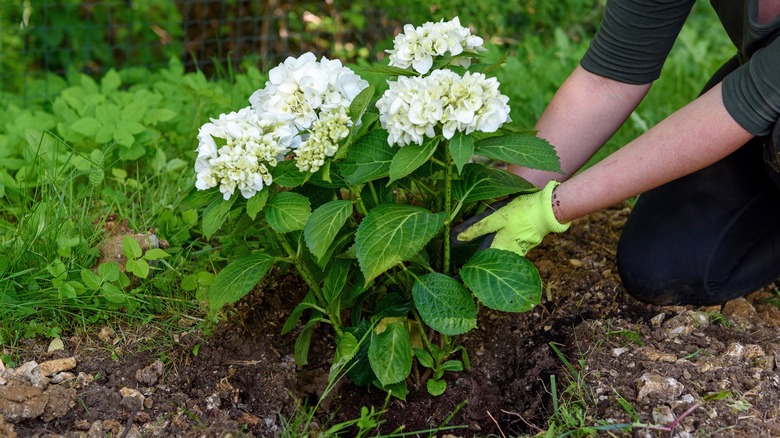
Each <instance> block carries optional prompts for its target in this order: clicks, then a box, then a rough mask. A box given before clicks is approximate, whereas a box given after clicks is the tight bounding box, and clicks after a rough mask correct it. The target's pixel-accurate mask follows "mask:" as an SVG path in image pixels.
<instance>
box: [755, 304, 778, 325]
mask: <svg viewBox="0 0 780 438" xmlns="http://www.w3.org/2000/svg"><path fill="white" fill-rule="evenodd" d="M754 307H755V309H756V312H757V313H758V317H759V318H761V321H763V322H764V324H766V325H768V326H770V327H774V328H780V308H778V307H777V306H775V305H774V304H770V303H758V304H755V305H754Z"/></svg>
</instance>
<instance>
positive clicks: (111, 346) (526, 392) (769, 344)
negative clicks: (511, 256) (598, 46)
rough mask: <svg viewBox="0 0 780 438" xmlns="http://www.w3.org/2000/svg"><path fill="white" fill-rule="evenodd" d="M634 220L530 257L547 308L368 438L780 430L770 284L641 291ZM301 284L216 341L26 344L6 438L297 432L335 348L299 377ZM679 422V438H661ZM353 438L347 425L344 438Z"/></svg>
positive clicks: (377, 398)
mask: <svg viewBox="0 0 780 438" xmlns="http://www.w3.org/2000/svg"><path fill="white" fill-rule="evenodd" d="M627 213H628V208H623V207H615V208H611V209H607V210H605V211H603V212H600V213H597V214H593V215H590V216H588V217H586V218H584V219H581V220H578V221H577V222H575V224H574V225H573V226H572V227H571V229H570V231H569V232H567V233H564V234H562V235H555V236H549V237H548V238H547V239H546V240H545V242H544V243H543V244H542V245H541V246H540V247H538V248H536V249H534V250H533V251H532V252H531V253H529V254H528V258H529V259H530V260H532V261H533V262H534V264H535V265H536V266H537V267H538V268H539V271H540V273H541V275H542V279H543V281H544V288H545V289H544V293H543V297H542V303H541V305H540V306H537V307H536V309H534V311H532V312H528V313H520V314H507V313H501V312H493V311H490V310H489V309H483V311H482V312H480V314H479V322H478V328H477V329H475V330H472V331H471V332H469V333H468V334H466V335H463V336H461V338H460V339H461V342H462V343H463V344H464V345H465V346H466V348H467V350H468V352H469V357H470V360H471V369H470V370H468V371H463V372H457V373H449V374H447V375H446V377H445V379H446V380H447V381H448V389H447V391H446V392H445V394H444V395H442V396H439V397H432V396H430V395H429V394H428V392H427V391H426V390H425V386H424V382H423V381H416V379H415V377H416V374H415V372H414V371H413V372H412V377H411V382H410V384H409V388H410V391H409V394H408V396H407V399H406V400H405V401H402V400H399V399H390V400H389V401H388V402H387V405H386V412H384V413H383V414H382V415H381V416H375V417H374V418H375V419H376V418H378V419H379V421H380V422H381V424H379V425H378V426H377V427H376V429H374V430H372V431H371V433H370V434H377V433H382V434H390V433H392V432H394V431H395V432H397V431H399V428H403V429H402V430H403V432H407V433H408V432H411V431H423V430H429V429H436V428H441V427H442V426H461V427H459V428H457V429H452V430H446V431H445V430H443V429H442V430H441V431H440V432H438V435H439V436H442V435H443V434H445V433H450V434H453V435H456V436H521V435H535V434H542V433H543V432H544V431H546V430H550V431H551V432H552V431H553V429H551V428H552V427H554V433H552V435H558V434H560V433H565V432H567V431H573V430H577V429H578V428H579V432H582V433H583V434H584V433H585V432H588V429H587V428H588V427H590V428H591V429H590V431H591V432H592V433H593V434H597V433H603V432H604V431H610V432H612V433H614V434H615V435H617V436H621V435H626V436H670V435H673V436H689V435H695V436H753V437H757V436H780V420H779V419H778V416H780V412H779V410H780V408H778V406H780V369H779V368H778V366H780V309H779V308H778V307H777V306H776V304H777V300H778V295H777V292H776V291H775V290H774V288H770V289H769V290H766V291H762V292H759V293H756V294H753V295H752V296H750V297H748V299H747V300H735V301H733V302H730V303H727V305H725V306H722V307H721V306H717V307H710V308H705V309H699V308H693V307H658V306H650V305H646V304H643V303H640V302H638V301H636V300H634V299H632V298H631V297H629V296H628V295H627V294H626V293H625V292H624V290H623V288H622V286H621V284H620V280H619V277H618V275H617V272H616V269H615V246H616V243H617V237H618V235H619V231H620V229H621V227H622V224H623V223H624V221H625V218H626V216H627ZM304 288H305V285H304V283H303V282H302V281H300V280H299V279H297V278H295V277H292V276H288V275H286V274H282V273H278V272H277V273H272V274H269V275H268V276H267V278H266V280H264V281H263V282H262V283H261V285H259V287H258V288H256V289H255V290H254V291H253V292H252V293H251V294H249V295H248V296H246V297H245V298H244V299H243V300H241V301H240V302H239V303H237V304H236V305H235V306H234V307H233V309H231V310H230V311H229V312H228V314H229V315H231V316H230V318H229V320H228V321H225V322H223V323H221V324H220V325H219V326H218V327H217V328H216V330H215V332H214V333H213V334H211V335H209V336H206V335H204V334H203V333H201V332H199V331H196V330H191V331H188V329H187V327H188V326H190V325H192V324H193V321H190V320H186V319H185V320H182V321H181V324H180V326H181V327H182V332H181V333H179V334H176V335H173V336H172V335H171V334H170V332H167V331H166V332H163V331H160V330H158V329H156V328H154V326H153V325H150V326H148V327H139V328H135V329H123V330H121V329H117V328H114V329H109V328H107V327H106V328H104V329H103V330H102V331H101V332H100V333H99V334H94V335H85V334H82V335H75V336H71V337H68V338H65V339H64V341H65V342H64V349H60V350H56V351H54V352H51V353H46V349H47V347H48V345H46V344H43V343H40V342H33V341H30V342H29V343H24V344H22V345H20V348H21V349H22V350H20V351H18V352H15V353H16V354H17V356H18V357H19V358H20V360H19V362H18V363H17V364H15V365H16V368H15V369H11V368H7V369H6V370H5V371H2V372H0V373H1V374H0V376H5V377H4V379H2V380H0V413H2V415H0V436H13V434H14V433H15V434H17V435H18V436H20V437H27V436H34V435H38V436H68V437H70V436H105V435H111V436H127V437H129V436H183V437H188V436H207V437H210V436H225V435H226V434H228V433H230V434H233V436H275V435H281V434H282V432H283V430H286V432H287V433H290V432H292V431H293V430H294V426H292V425H291V424H290V422H293V423H294V422H296V421H300V420H301V419H302V418H305V413H306V412H307V410H306V408H305V407H309V408H311V407H313V406H315V405H316V404H317V403H318V401H320V400H321V398H322V392H323V391H324V390H325V388H326V385H327V376H328V371H329V368H330V363H328V362H327V361H328V360H329V358H331V357H332V356H333V352H332V351H330V349H332V346H333V344H334V342H333V340H332V339H330V334H329V333H328V332H327V329H326V328H325V327H321V328H320V329H318V332H317V333H316V335H315V336H314V338H313V339H314V342H313V344H312V352H311V354H310V356H309V357H310V362H311V363H310V364H309V365H307V366H305V367H303V368H300V367H297V366H296V365H295V362H294V360H293V348H294V342H295V333H291V334H288V335H285V336H281V335H280V334H279V333H280V330H281V327H282V324H283V322H284V320H285V318H286V317H287V315H288V314H289V313H290V311H291V310H292V309H293V308H294V307H295V305H296V304H297V303H298V302H300V300H301V298H302V296H303V294H304V292H305V289H304ZM772 300H774V304H773V302H772ZM326 350H327V351H326ZM71 358H73V359H75V360H74V361H71V360H70V359H71ZM57 359H65V361H64V362H62V361H61V362H58V363H65V364H66V365H63V369H62V373H65V374H59V377H57V376H58V374H57V373H56V372H55V373H48V376H43V379H39V380H37V381H32V377H31V376H33V377H35V376H38V373H39V371H40V370H39V371H38V372H36V371H35V370H36V369H38V368H41V367H37V368H36V367H34V366H31V365H29V364H28V365H27V368H26V369H25V368H24V366H25V365H24V363H25V362H27V361H33V360H34V361H36V362H37V363H38V364H42V363H45V362H49V363H50V364H51V363H52V362H50V361H54V360H57ZM158 361H159V362H158ZM67 364H72V365H74V366H72V367H71V366H70V365H67ZM161 365H162V366H161ZM25 370H26V371H25ZM25 373H27V374H25ZM68 373H69V374H68ZM44 374H46V373H44ZM57 379H62V382H61V383H55V382H56V381H57ZM417 385H422V386H417ZM553 394H555V397H554V396H553ZM385 399H386V397H385V393H384V392H382V391H380V390H378V389H375V388H365V387H355V386H354V385H352V384H351V383H350V382H348V381H342V382H341V383H339V384H337V385H336V387H335V388H334V389H333V391H332V392H331V393H330V395H329V396H328V397H326V398H324V399H322V400H321V402H320V404H319V408H318V409H317V411H316V413H315V415H314V417H313V422H312V423H311V424H308V425H306V427H307V429H306V430H307V431H308V432H314V431H316V430H325V429H327V428H328V427H330V426H333V425H335V424H338V423H341V422H345V421H348V420H352V419H355V418H358V417H360V416H361V408H362V407H369V408H370V407H374V408H375V409H376V410H377V411H379V410H381V409H382V408H383V406H385ZM24 408H27V409H26V410H25V409H24ZM285 423H287V425H286V426H285ZM627 423H634V424H635V427H633V428H628V427H627V426H625V424H627ZM638 423H642V424H643V425H644V426H641V427H640V426H637V424H638ZM671 424H674V429H673V431H672V434H670V433H669V431H668V430H661V429H663V428H667V429H668V428H669V427H668V426H669V425H671ZM645 426H651V427H645ZM597 428H600V429H597ZM356 434H357V429H356V428H354V427H353V428H351V429H347V431H346V432H345V433H344V436H354V435H356ZM420 436H428V433H425V432H423V433H420Z"/></svg>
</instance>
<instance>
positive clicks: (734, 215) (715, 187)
mask: <svg viewBox="0 0 780 438" xmlns="http://www.w3.org/2000/svg"><path fill="white" fill-rule="evenodd" d="M694 2H695V0H679V1H676V0H665V1H664V0H610V1H609V2H608V3H607V9H606V12H605V16H604V21H603V23H602V27H601V28H600V29H599V32H598V34H597V35H596V37H595V38H594V40H593V42H592V43H591V47H590V49H589V50H588V53H587V54H586V55H585V57H584V58H583V60H582V66H583V68H585V69H586V70H588V71H591V72H593V73H596V74H599V75H602V76H605V77H609V78H612V79H615V80H618V81H621V82H625V83H632V84H643V83H649V82H652V81H653V80H655V79H657V78H658V75H659V74H660V71H661V67H662V66H663V62H664V60H665V59H666V56H667V55H668V53H669V50H670V49H671V47H672V44H673V43H674V40H675V39H676V38H677V35H678V33H679V31H680V28H681V26H682V24H683V23H684V21H685V19H686V18H687V16H688V13H689V12H690V9H691V7H692V6H693V3H694ZM711 3H712V4H713V7H714V8H715V10H716V11H717V13H718V15H719V17H720V18H721V22H722V23H723V25H724V27H725V28H726V30H727V32H728V34H729V36H730V37H731V39H732V41H733V42H734V44H735V45H736V46H737V48H738V53H737V55H736V56H735V57H734V59H732V60H730V61H729V62H727V63H726V64H725V65H724V66H723V67H722V68H721V69H720V70H718V72H717V73H716V74H715V75H714V76H713V78H712V79H711V80H710V82H709V83H708V84H707V86H706V87H705V91H706V90H707V89H709V88H711V87H713V86H715V85H716V84H717V83H718V82H721V81H722V82H723V87H722V89H723V99H724V103H725V105H726V109H727V110H728V111H729V114H730V115H731V116H732V117H734V119H735V120H736V121H737V122H738V123H739V124H740V125H741V126H742V127H743V128H745V129H746V130H748V131H749V132H751V133H753V134H755V135H757V136H758V137H756V138H754V139H753V140H752V141H750V142H748V143H747V144H746V145H744V146H743V147H742V148H740V149H739V150H737V151H736V152H734V153H733V154H731V155H729V156H728V157H726V158H724V159H723V160H721V161H719V162H717V163H715V164H713V165H711V166H709V167H707V168H705V169H702V170H700V171H698V172H695V173H693V174H691V175H688V176H685V177H683V178H680V179H678V180H675V181H672V182H670V183H668V184H665V185H663V186H661V187H658V188H656V189H653V190H650V191H648V192H647V193H644V194H642V195H641V196H640V197H639V199H638V200H637V203H636V205H635V206H634V208H633V210H632V212H631V215H630V216H629V218H628V221H627V222H626V225H625V227H624V229H623V234H622V235H621V238H620V242H619V243H618V250H617V259H618V271H619V273H620V276H621V279H622V280H623V284H624V285H625V287H626V289H627V290H628V292H629V293H630V294H631V295H633V296H635V297H636V298H638V299H640V300H643V301H647V302H650V303H654V304H697V305H705V304H717V303H722V302H724V301H727V300H729V299H733V298H737V297H740V296H743V295H745V294H747V293H750V292H752V291H755V290H757V289H759V288H761V287H762V286H765V285H767V284H769V283H771V282H772V281H774V280H775V279H777V278H778V277H779V276H780V189H779V188H778V187H780V185H777V184H775V181H773V178H776V180H777V181H778V182H780V172H778V170H779V169H780V160H779V159H778V154H777V150H778V148H780V144H777V143H779V142H780V140H775V143H772V141H771V138H772V135H771V132H772V130H773V129H774V131H775V138H776V139H777V138H780V122H778V117H780V38H778V35H780V17H776V18H775V19H774V20H772V21H771V22H770V23H767V24H764V25H759V24H757V22H756V18H755V17H756V12H757V1H756V0H742V1H734V0H731V1H730V0H712V1H711Z"/></svg>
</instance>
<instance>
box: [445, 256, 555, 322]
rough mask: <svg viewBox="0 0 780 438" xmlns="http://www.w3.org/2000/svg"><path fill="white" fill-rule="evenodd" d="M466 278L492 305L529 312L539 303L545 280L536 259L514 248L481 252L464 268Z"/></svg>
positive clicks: (485, 302)
mask: <svg viewBox="0 0 780 438" xmlns="http://www.w3.org/2000/svg"><path fill="white" fill-rule="evenodd" d="M460 276H461V278H463V282H464V283H465V284H466V286H468V288H469V289H471V291H472V292H474V295H476V297H477V299H478V300H479V301H481V302H482V303H483V304H484V305H485V306H487V307H490V308H491V309H495V310H501V311H504V312H526V311H528V310H531V309H533V308H534V306H536V305H537V304H539V301H540V300H541V296H542V280H541V278H540V277H539V272H538V271H537V270H536V267H535V266H534V265H533V263H531V262H529V261H528V260H527V259H526V258H525V257H522V256H520V255H518V254H515V253H513V252H511V251H504V250H500V249H494V248H488V249H485V250H482V251H479V252H477V253H476V254H475V255H474V257H472V258H471V260H469V261H468V263H466V264H465V265H464V266H463V268H462V269H461V270H460Z"/></svg>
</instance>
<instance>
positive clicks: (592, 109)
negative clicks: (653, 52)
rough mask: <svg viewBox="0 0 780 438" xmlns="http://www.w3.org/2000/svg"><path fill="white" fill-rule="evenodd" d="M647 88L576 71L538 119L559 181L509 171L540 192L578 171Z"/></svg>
mask: <svg viewBox="0 0 780 438" xmlns="http://www.w3.org/2000/svg"><path fill="white" fill-rule="evenodd" d="M649 88H650V85H649V84H647V85H629V84H623V83H620V82H617V81H613V80H610V79H606V78H603V77H601V76H597V75H595V74H593V73H590V72H588V71H586V70H585V69H583V68H582V67H580V66H578V67H577V68H576V69H575V70H574V72H572V74H571V75H570V76H569V78H568V79H567V80H566V81H565V82H564V83H563V85H562V86H561V88H560V89H559V90H558V91H557V92H556V93H555V96H554V97H553V99H552V100H551V101H550V104H549V105H548V106H547V108H546V109H545V111H544V113H543V114H542V116H541V117H540V118H539V121H538V122H537V124H536V126H535V129H536V130H537V131H538V134H537V135H538V136H539V137H541V138H544V139H545V140H547V141H549V142H550V143H551V144H552V145H553V146H554V147H555V149H556V151H557V152H558V156H559V157H560V158H561V168H562V169H563V171H564V175H561V174H560V173H555V172H544V171H539V170H534V169H529V168H524V167H519V166H512V167H510V170H511V171H512V172H514V173H516V174H517V175H520V176H521V177H523V178H525V179H526V180H527V181H529V182H531V183H532V184H534V185H536V186H538V187H543V186H544V185H545V184H546V183H547V182H548V181H549V180H551V179H555V180H557V181H563V180H565V179H566V178H568V177H570V176H571V175H573V174H574V173H575V172H576V171H578V170H579V169H580V168H581V167H582V166H583V165H584V164H585V163H586V162H587V161H588V159H589V158H590V157H591V156H593V154H594V153H595V152H596V151H597V150H598V149H599V148H600V147H601V146H602V145H603V144H604V143H605V142H606V141H607V139H609V138H610V137H611V136H612V135H613V134H614V133H615V131H617V130H618V128H619V127H620V125H622V124H623V122H625V120H626V119H627V118H628V116H629V115H630V114H631V111H633V110H634V108H636V106H637V105H638V104H639V102H640V101H641V100H642V98H644V96H645V94H646V93H647V90H648V89H649Z"/></svg>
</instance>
